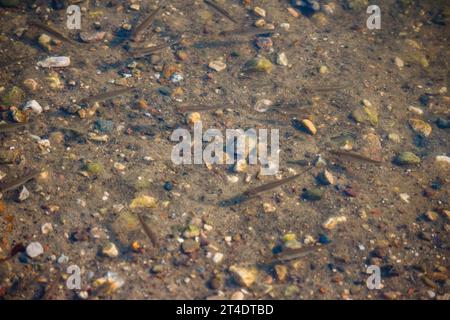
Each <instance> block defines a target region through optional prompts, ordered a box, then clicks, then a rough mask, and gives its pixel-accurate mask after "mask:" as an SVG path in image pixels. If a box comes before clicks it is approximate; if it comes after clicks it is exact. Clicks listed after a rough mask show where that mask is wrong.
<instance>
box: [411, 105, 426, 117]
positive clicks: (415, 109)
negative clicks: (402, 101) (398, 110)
mask: <svg viewBox="0 0 450 320" xmlns="http://www.w3.org/2000/svg"><path fill="white" fill-rule="evenodd" d="M408 111H409V112H412V113H415V114H417V115H418V116H421V115H423V110H422V109H420V108H419V107H414V106H409V107H408Z"/></svg>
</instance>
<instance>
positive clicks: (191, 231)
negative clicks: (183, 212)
mask: <svg viewBox="0 0 450 320" xmlns="http://www.w3.org/2000/svg"><path fill="white" fill-rule="evenodd" d="M199 235H200V228H199V227H198V226H196V225H195V224H190V225H189V226H188V227H187V228H186V230H184V233H183V236H184V237H185V238H195V237H198V236H199Z"/></svg>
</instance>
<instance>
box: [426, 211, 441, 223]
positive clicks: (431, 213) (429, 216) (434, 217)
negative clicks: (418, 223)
mask: <svg viewBox="0 0 450 320" xmlns="http://www.w3.org/2000/svg"><path fill="white" fill-rule="evenodd" d="M425 217H426V218H427V220H428V221H436V220H437V219H438V213H437V212H434V211H431V210H430V211H427V212H426V213H425Z"/></svg>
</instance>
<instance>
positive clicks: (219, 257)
mask: <svg viewBox="0 0 450 320" xmlns="http://www.w3.org/2000/svg"><path fill="white" fill-rule="evenodd" d="M223 257H224V256H223V253H220V252H216V253H215V254H214V256H213V258H212V259H213V261H214V263H215V264H219V263H221V262H222V260H223Z"/></svg>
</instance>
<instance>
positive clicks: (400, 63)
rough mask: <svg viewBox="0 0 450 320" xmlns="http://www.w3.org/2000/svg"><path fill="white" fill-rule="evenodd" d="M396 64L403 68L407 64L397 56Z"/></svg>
mask: <svg viewBox="0 0 450 320" xmlns="http://www.w3.org/2000/svg"><path fill="white" fill-rule="evenodd" d="M394 62H395V65H396V66H397V67H398V68H399V69H402V68H403V67H404V66H405V62H403V60H402V59H400V58H399V57H395V59H394Z"/></svg>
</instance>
